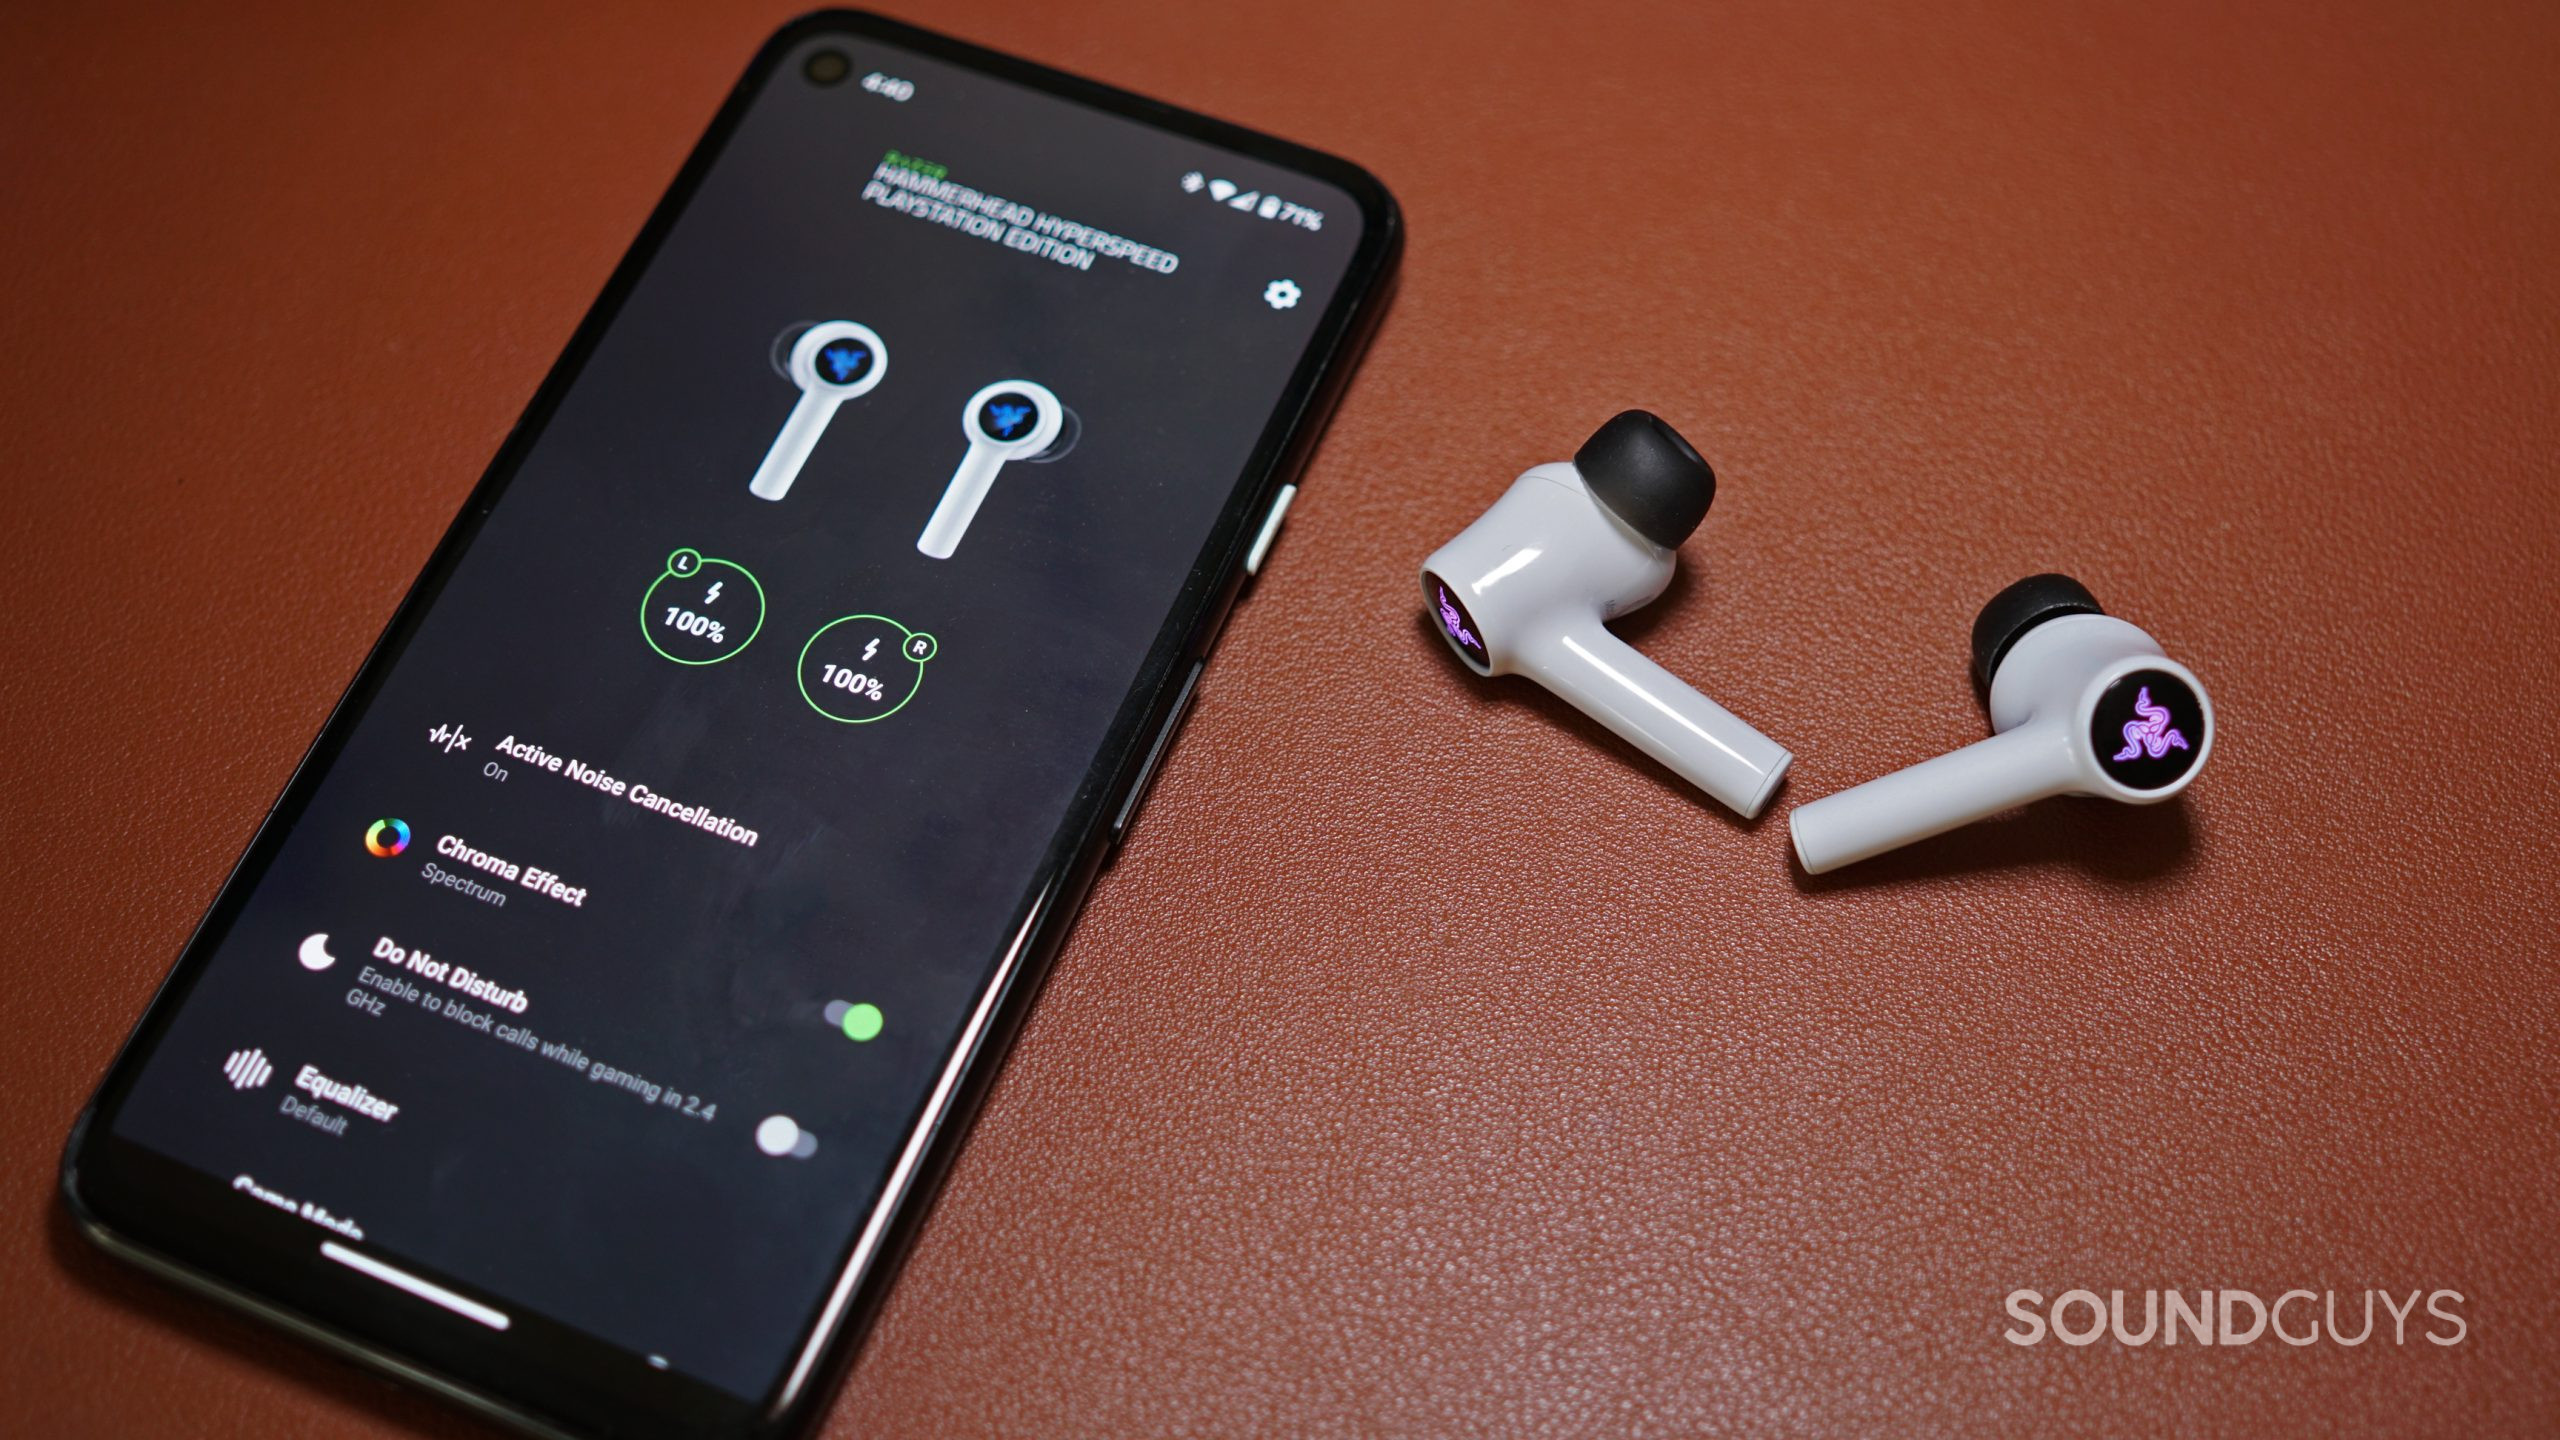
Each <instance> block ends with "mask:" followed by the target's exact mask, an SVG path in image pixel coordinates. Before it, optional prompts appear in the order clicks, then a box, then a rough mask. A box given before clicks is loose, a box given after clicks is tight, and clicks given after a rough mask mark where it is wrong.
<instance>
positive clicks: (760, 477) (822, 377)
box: [747, 320, 889, 500]
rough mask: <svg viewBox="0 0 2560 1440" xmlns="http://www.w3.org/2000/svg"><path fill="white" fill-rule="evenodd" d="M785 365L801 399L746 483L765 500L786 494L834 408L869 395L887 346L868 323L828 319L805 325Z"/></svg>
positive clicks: (883, 369)
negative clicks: (788, 364)
mask: <svg viewBox="0 0 2560 1440" xmlns="http://www.w3.org/2000/svg"><path fill="white" fill-rule="evenodd" d="M788 368H789V369H790V372H791V383H792V384H794V385H797V386H799V387H800V403H799V404H797V405H794V406H792V407H791V415H790V418H788V419H786V420H784V421H783V422H782V429H781V431H780V433H778V434H776V435H775V436H774V437H773V448H771V449H769V450H767V451H765V452H764V463H763V464H761V465H758V466H757V467H756V478H755V479H753V480H751V481H749V482H748V483H747V489H749V490H750V491H752V492H754V493H755V494H756V496H757V497H758V498H761V499H765V500H779V499H781V498H782V497H783V496H785V495H788V494H790V493H791V482H792V481H794V480H797V479H799V478H800V467H801V466H803V465H806V464H808V463H809V455H810V452H812V451H814V450H816V449H817V448H818V437H819V436H821V435H824V434H826V433H827V422H828V421H830V420H832V419H834V418H835V415H836V407H837V406H839V405H842V404H843V403H844V402H846V401H847V400H851V399H853V398H854V397H856V396H859V395H868V394H870V393H871V390H872V387H874V386H876V385H878V384H879V383H880V377H881V376H883V375H886V374H888V373H889V350H888V347H887V346H885V345H882V344H881V343H880V337H879V335H878V334H877V333H875V332H874V331H873V330H872V328H871V327H870V326H868V325H856V324H855V323H853V322H852V321H850V320H829V321H827V322H826V323H824V324H821V325H812V326H810V327H809V328H808V329H807V330H805V331H802V332H801V335H800V338H799V339H798V340H795V341H793V342H792V345H791V364H790V366H789V367H788Z"/></svg>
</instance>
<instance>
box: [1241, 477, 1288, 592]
mask: <svg viewBox="0 0 2560 1440" xmlns="http://www.w3.org/2000/svg"><path fill="white" fill-rule="evenodd" d="M1297 498H1298V487H1297V486H1295V485H1283V486H1281V487H1280V493H1279V494H1277V495H1275V496H1273V497H1271V509H1270V510H1269V512H1268V513H1266V514H1265V515H1264V516H1263V517H1262V532H1261V533H1260V534H1258V535H1256V536H1254V537H1253V548H1252V549H1250V550H1247V551H1246V552H1245V556H1244V573H1246V574H1247V575H1259V574H1261V573H1262V562H1263V561H1264V560H1266V559H1269V558H1270V556H1271V542H1272V541H1274V540H1277V539H1279V538H1280V522H1281V521H1283V520H1285V519H1287V518H1288V516H1289V502H1291V501H1293V500H1295V499H1297Z"/></svg>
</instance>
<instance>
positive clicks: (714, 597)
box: [702, 580, 729, 605]
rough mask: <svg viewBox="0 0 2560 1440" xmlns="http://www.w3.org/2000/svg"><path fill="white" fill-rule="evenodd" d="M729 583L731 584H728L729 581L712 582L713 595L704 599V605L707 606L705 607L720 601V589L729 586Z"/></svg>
mask: <svg viewBox="0 0 2560 1440" xmlns="http://www.w3.org/2000/svg"><path fill="white" fill-rule="evenodd" d="M728 583H729V582H728V581H726V580H714V581H712V582H711V593H710V594H708V595H705V596H703V597H702V603H703V604H705V605H708V604H710V603H711V602H712V601H714V600H717V599H719V598H720V587H721V586H723V585H726V584H728Z"/></svg>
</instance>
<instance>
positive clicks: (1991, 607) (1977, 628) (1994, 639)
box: [1973, 575, 2107, 690]
mask: <svg viewBox="0 0 2560 1440" xmlns="http://www.w3.org/2000/svg"><path fill="white" fill-rule="evenodd" d="M2106 613H2107V612H2106V611H2104V610H2101V609H2099V608H2098V597H2097V596H2095V595H2092V594H2090V593H2089V587H2088V586H2086V585H2083V584H2081V583H2080V582H2079V581H2077V580H2074V579H2072V578H2071V577H2070V576H2068V575H2030V576H2028V577H2027V578H2026V579H2024V580H2021V581H2019V582H2018V583H2017V584H2015V585H2012V586H2010V587H2009V588H2008V589H2006V590H2003V591H2001V592H2000V593H1999V594H1997V595H1994V596H1992V597H1991V603H1990V604H1988V605H1985V606H1983V607H1982V613H1981V614H1979V615H1976V616H1975V617H1973V683H1975V684H1977V685H1979V686H1981V687H1982V688H1984V689H1985V690H1988V689H1990V688H1991V677H1992V676H1993V675H1996V674H1998V673H1999V670H2000V661H2001V659H2002V658H2003V657H2004V656H2006V655H2007V654H2008V653H2009V647H2010V646H2012V645H2015V644H2017V643H2018V637H2019V636H2021V635H2024V634H2026V633H2027V632H2028V631H2030V630H2033V629H2034V628H2036V627H2037V626H2039V625H2041V624H2043V623H2044V622H2046V621H2047V620H2054V619H2059V618H2060V617H2062V616H2065V615H2104V614H2106Z"/></svg>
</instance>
